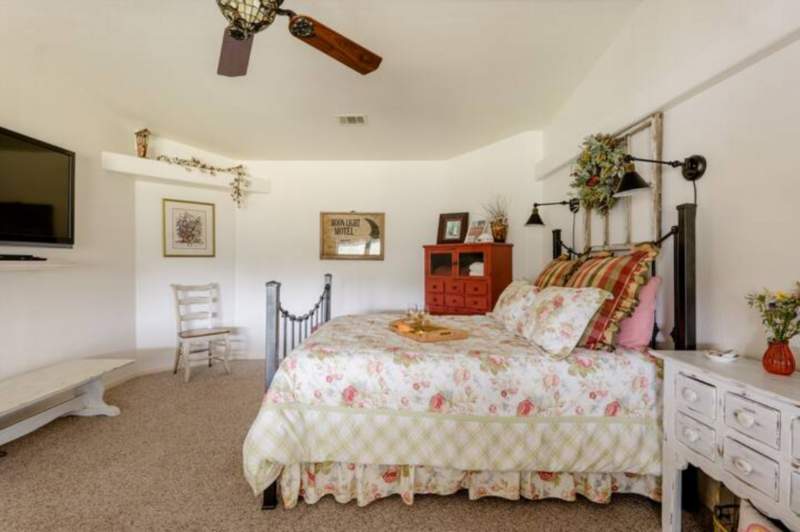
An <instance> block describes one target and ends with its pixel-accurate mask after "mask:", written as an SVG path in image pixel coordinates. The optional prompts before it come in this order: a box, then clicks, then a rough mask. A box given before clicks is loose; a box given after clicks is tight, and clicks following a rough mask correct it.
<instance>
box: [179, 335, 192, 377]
mask: <svg viewBox="0 0 800 532" xmlns="http://www.w3.org/2000/svg"><path fill="white" fill-rule="evenodd" d="M189 351H190V348H189V344H188V343H184V344H181V357H183V371H184V373H183V382H189V378H191V376H192V364H191V361H190V360H189Z"/></svg>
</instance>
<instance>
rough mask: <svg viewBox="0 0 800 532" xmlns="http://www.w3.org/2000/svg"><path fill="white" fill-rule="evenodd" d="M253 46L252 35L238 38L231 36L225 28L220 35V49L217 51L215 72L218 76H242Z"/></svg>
mask: <svg viewBox="0 0 800 532" xmlns="http://www.w3.org/2000/svg"><path fill="white" fill-rule="evenodd" d="M252 47H253V36H252V35H251V36H249V37H248V38H246V39H243V40H239V39H235V38H233V37H231V34H230V32H228V30H227V29H226V30H225V35H224V36H223V37H222V49H221V50H220V52H219V66H218V67H217V74H219V75H220V76H229V77H236V76H244V75H245V74H247V65H248V63H250V49H251V48H252Z"/></svg>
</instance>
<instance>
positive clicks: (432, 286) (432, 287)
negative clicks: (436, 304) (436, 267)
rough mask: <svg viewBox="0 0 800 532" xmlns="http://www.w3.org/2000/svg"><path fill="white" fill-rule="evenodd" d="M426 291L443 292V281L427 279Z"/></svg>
mask: <svg viewBox="0 0 800 532" xmlns="http://www.w3.org/2000/svg"><path fill="white" fill-rule="evenodd" d="M426 289H427V290H428V292H442V293H443V292H444V281H443V280H441V279H429V280H428V282H427V283H426Z"/></svg>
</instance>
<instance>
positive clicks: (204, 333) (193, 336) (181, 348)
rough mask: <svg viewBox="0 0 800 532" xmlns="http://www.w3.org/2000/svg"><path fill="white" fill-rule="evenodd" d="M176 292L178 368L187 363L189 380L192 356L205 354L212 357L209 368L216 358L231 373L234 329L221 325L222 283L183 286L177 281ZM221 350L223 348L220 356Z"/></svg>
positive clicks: (186, 375) (176, 363)
mask: <svg viewBox="0 0 800 532" xmlns="http://www.w3.org/2000/svg"><path fill="white" fill-rule="evenodd" d="M172 292H173V294H174V295H175V316H176V319H177V325H178V327H177V328H178V336H177V344H178V345H177V348H176V349H175V368H174V370H173V373H178V367H179V366H180V364H181V363H183V368H184V376H183V379H184V381H185V382H189V378H190V377H191V373H192V355H197V354H201V353H202V354H204V355H206V356H207V357H208V367H211V365H212V361H214V360H220V361H222V363H223V364H224V365H225V371H226V372H227V373H228V374H229V375H230V372H231V370H230V367H229V366H228V359H229V358H230V353H231V342H230V335H231V328H230V327H222V326H220V325H219V323H218V322H219V316H220V307H221V305H220V292H219V284H217V283H210V284H206V285H181V284H173V285H172ZM220 349H221V350H222V351H223V353H222V355H219V351H220Z"/></svg>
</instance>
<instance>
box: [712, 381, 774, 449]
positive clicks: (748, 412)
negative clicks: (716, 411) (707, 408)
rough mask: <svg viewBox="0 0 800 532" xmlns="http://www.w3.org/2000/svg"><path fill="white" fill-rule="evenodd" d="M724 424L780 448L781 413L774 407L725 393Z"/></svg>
mask: <svg viewBox="0 0 800 532" xmlns="http://www.w3.org/2000/svg"><path fill="white" fill-rule="evenodd" d="M725 425H727V426H728V427H730V428H732V429H734V430H737V431H739V432H741V433H742V434H745V435H747V436H750V437H751V438H753V439H755V440H758V441H760V442H762V443H766V444H767V445H769V446H770V447H773V448H775V449H779V448H780V439H781V437H780V435H781V413H780V412H779V411H777V410H775V409H774V408H770V407H768V406H765V405H762V404H761V403H757V402H755V401H751V400H750V399H746V398H744V397H742V396H741V395H737V394H735V393H727V394H725Z"/></svg>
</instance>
